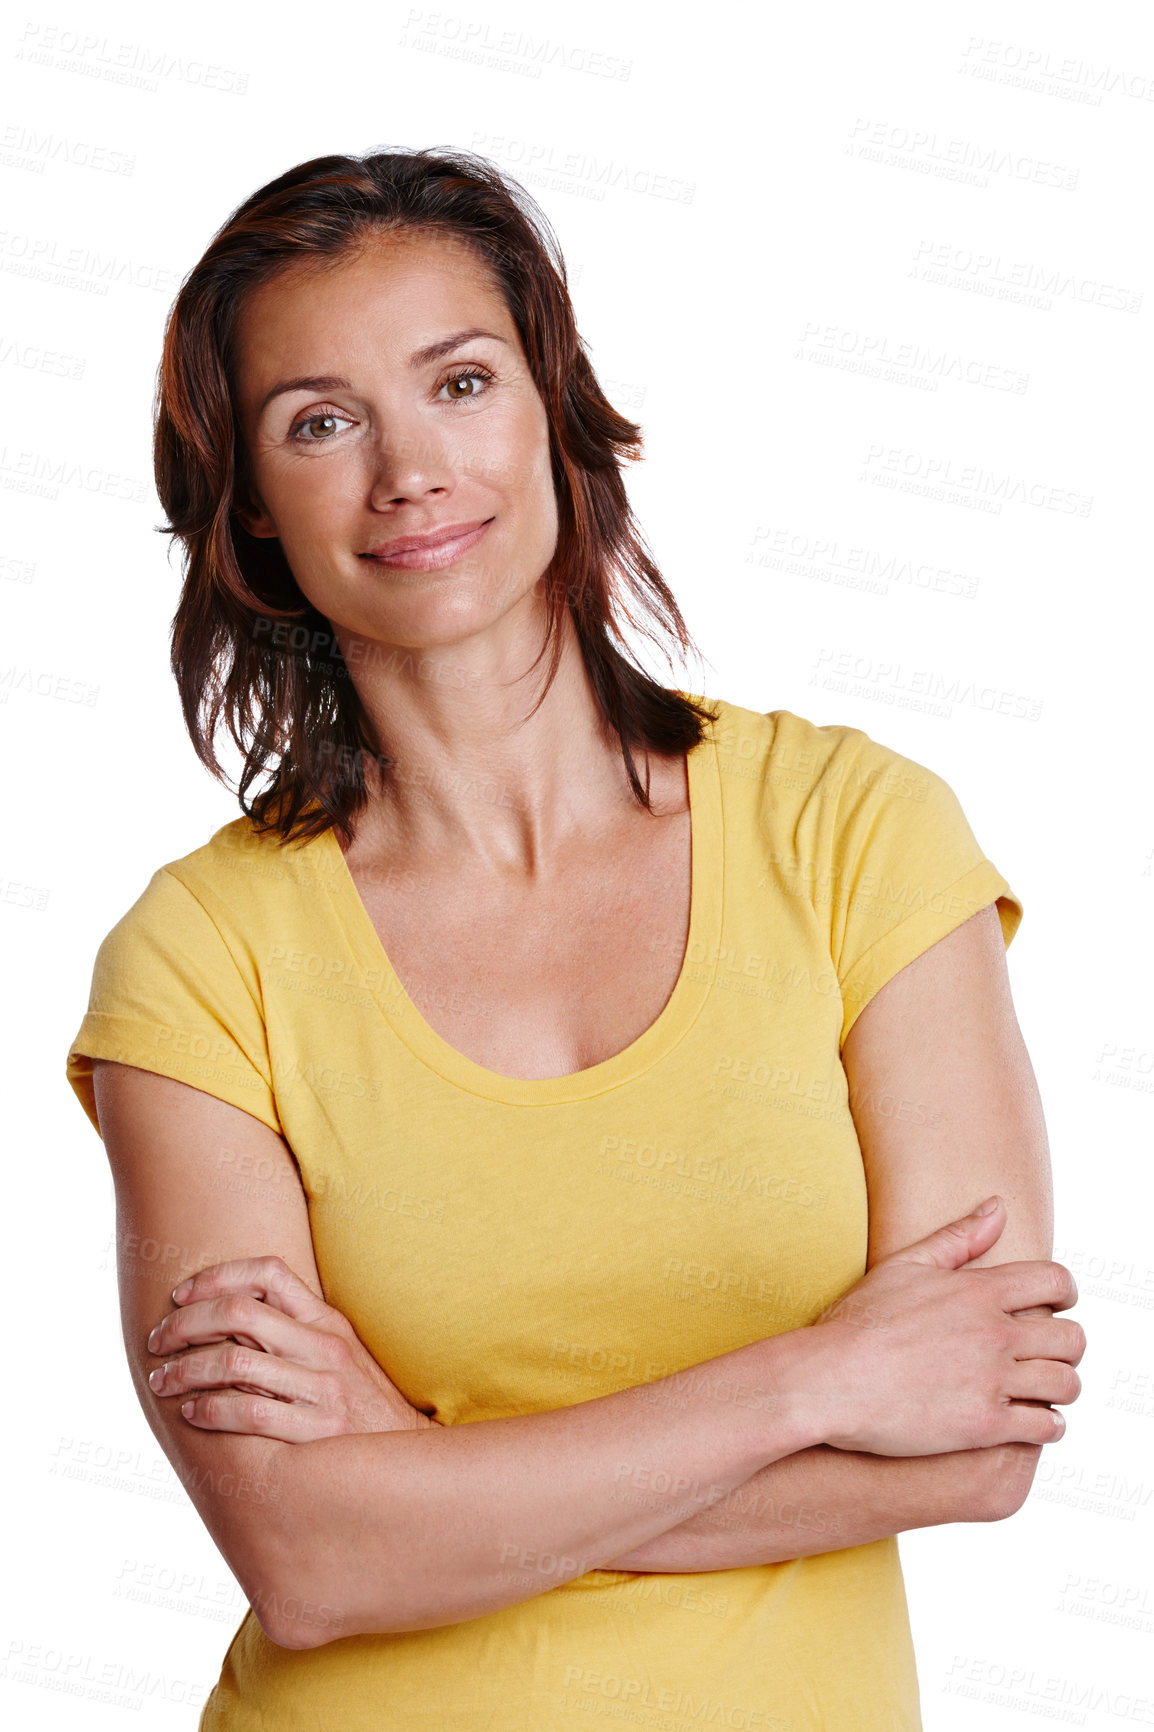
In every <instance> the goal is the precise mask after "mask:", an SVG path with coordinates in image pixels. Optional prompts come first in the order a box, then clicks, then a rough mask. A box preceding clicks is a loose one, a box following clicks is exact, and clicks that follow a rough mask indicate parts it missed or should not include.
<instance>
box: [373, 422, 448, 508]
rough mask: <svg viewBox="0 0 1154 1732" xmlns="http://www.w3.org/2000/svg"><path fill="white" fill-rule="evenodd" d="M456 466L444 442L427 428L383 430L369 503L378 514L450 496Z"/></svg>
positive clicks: (377, 447) (374, 456)
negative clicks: (433, 498) (390, 508)
mask: <svg viewBox="0 0 1154 1732" xmlns="http://www.w3.org/2000/svg"><path fill="white" fill-rule="evenodd" d="M454 479H455V477H454V473H453V465H452V461H451V459H450V456H449V452H448V451H447V450H446V448H445V445H444V444H443V442H442V441H440V440H438V439H437V438H436V437H435V436H434V435H432V434H431V433H430V430H429V428H428V427H427V426H416V427H410V428H404V427H398V426H395V425H394V426H392V427H389V428H387V429H382V432H381V436H380V438H379V439H378V440H377V442H376V445H375V448H374V451H373V473H372V478H371V481H370V488H369V503H370V504H371V506H372V508H373V510H374V511H385V510H387V509H388V508H389V507H390V506H392V505H403V504H405V503H406V501H408V502H412V501H414V500H418V499H425V498H427V497H428V496H429V495H430V494H444V493H450V492H452V489H453V484H454Z"/></svg>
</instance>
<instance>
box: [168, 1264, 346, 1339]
mask: <svg viewBox="0 0 1154 1732" xmlns="http://www.w3.org/2000/svg"><path fill="white" fill-rule="evenodd" d="M223 1293H248V1294H250V1295H251V1296H252V1297H253V1298H254V1299H262V1300H263V1301H264V1302H265V1304H267V1305H272V1306H274V1307H275V1308H276V1309H277V1310H278V1311H283V1312H284V1313H285V1315H286V1316H287V1317H294V1318H296V1319H297V1321H298V1322H301V1323H316V1322H318V1321H319V1320H320V1319H321V1318H322V1317H323V1316H324V1315H325V1314H326V1313H327V1312H328V1311H329V1309H330V1308H329V1306H328V1305H326V1303H325V1301H324V1300H323V1299H322V1298H321V1296H320V1294H319V1293H314V1292H313V1289H312V1288H311V1287H310V1286H308V1284H307V1283H306V1282H304V1281H302V1280H301V1278H300V1276H299V1275H298V1274H296V1272H295V1271H294V1270H292V1269H290V1268H289V1266H288V1264H287V1263H286V1262H285V1261H284V1259H283V1257H238V1258H235V1259H234V1260H233V1261H232V1262H230V1263H213V1264H212V1265H211V1266H210V1267H209V1268H207V1269H199V1270H198V1271H197V1272H196V1274H195V1275H190V1276H188V1277H187V1279H186V1280H184V1281H181V1282H180V1283H179V1284H178V1285H177V1286H176V1287H174V1288H173V1290H172V1298H173V1303H174V1304H176V1305H187V1304H189V1303H191V1302H195V1301H197V1300H199V1299H216V1298H219V1297H220V1296H221V1294H223Z"/></svg>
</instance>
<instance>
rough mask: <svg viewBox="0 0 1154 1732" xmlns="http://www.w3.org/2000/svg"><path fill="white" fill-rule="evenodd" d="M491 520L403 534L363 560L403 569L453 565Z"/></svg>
mask: <svg viewBox="0 0 1154 1732" xmlns="http://www.w3.org/2000/svg"><path fill="white" fill-rule="evenodd" d="M492 521H493V519H492V518H491V517H488V518H478V519H475V520H474V521H473V522H472V523H448V524H446V525H445V526H444V528H442V529H433V530H430V531H429V533H428V534H427V535H405V536H400V537H398V539H397V540H396V541H385V542H381V543H380V544H379V545H378V546H377V547H370V548H369V550H368V552H367V553H363V554H362V555H361V558H362V559H371V560H373V561H375V563H376V564H377V565H387V566H393V567H395V568H397V569H400V570H405V571H430V570H436V569H439V568H440V567H441V566H444V565H452V563H453V561H454V560H456V559H460V557H461V555H462V554H464V553H467V552H468V551H469V549H470V548H471V547H475V546H476V545H477V543H478V542H479V541H480V539H481V537H482V535H484V533H485V531H486V529H488V527H489V525H490V523H492Z"/></svg>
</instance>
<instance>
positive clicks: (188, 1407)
mask: <svg viewBox="0 0 1154 1732" xmlns="http://www.w3.org/2000/svg"><path fill="white" fill-rule="evenodd" d="M195 1406H196V1402H195V1401H185V1402H183V1403H182V1404H181V1409H180V1411H181V1412H182V1413H183V1415H184V1417H185V1419H191V1418H192V1410H193V1408H194V1407H195Z"/></svg>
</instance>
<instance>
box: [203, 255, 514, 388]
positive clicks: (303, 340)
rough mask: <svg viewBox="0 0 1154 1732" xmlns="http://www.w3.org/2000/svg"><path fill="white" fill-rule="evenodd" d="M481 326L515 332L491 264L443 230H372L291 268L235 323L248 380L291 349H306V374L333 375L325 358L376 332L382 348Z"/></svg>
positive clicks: (258, 292)
mask: <svg viewBox="0 0 1154 1732" xmlns="http://www.w3.org/2000/svg"><path fill="white" fill-rule="evenodd" d="M480 324H484V325H486V326H487V327H488V328H489V329H492V330H495V331H498V332H501V333H502V334H508V335H509V336H510V338H514V337H515V335H516V333H515V329H514V327H513V322H512V319H511V318H510V315H509V312H508V309H507V308H506V306H505V299H504V296H503V294H502V293H501V289H500V286H499V284H498V282H497V279H496V277H495V275H494V273H493V271H492V268H491V267H490V266H489V264H488V263H487V262H486V261H485V260H484V259H483V258H482V257H481V256H480V254H479V253H478V252H477V251H476V250H475V249H474V248H473V247H471V246H470V245H469V244H468V243H467V242H466V241H464V240H461V239H459V238H458V237H457V236H456V235H453V234H448V233H443V232H429V231H421V230H403V231H399V232H397V231H394V232H385V233H380V234H373V235H370V236H368V237H366V239H365V240H364V241H363V242H361V243H359V244H358V245H357V247H356V250H355V251H350V252H348V253H344V254H342V255H340V256H339V257H338V258H335V259H330V258H325V259H312V258H310V259H302V260H301V261H299V262H296V261H294V262H293V263H292V264H290V265H287V266H285V267H284V268H283V269H282V270H281V271H279V272H278V273H277V275H276V276H275V277H273V278H271V279H270V280H269V281H268V282H266V283H262V284H261V285H260V286H259V287H258V288H256V289H253V290H251V291H250V293H249V294H248V295H247V296H246V297H245V300H244V302H243V304H242V306H241V308H240V311H239V313H238V316H237V322H236V332H235V354H236V362H237V370H238V373H239V375H240V378H241V380H242V381H245V380H251V381H252V383H253V384H254V385H255V383H256V381H255V380H254V379H253V378H252V376H253V374H254V373H255V374H263V373H265V372H266V371H269V370H270V369H273V370H276V371H277V372H280V371H283V369H284V366H285V363H286V360H287V358H288V357H287V351H289V350H292V351H294V352H295V351H297V350H300V349H305V350H307V351H308V352H309V356H310V361H309V365H308V367H307V368H306V369H305V370H307V371H310V372H311V371H315V372H318V373H321V372H334V371H340V368H339V367H336V366H332V365H329V364H328V363H327V362H326V361H325V356H326V355H327V356H329V357H330V358H332V357H334V356H336V355H337V354H338V353H339V351H340V350H341V349H342V348H347V346H348V345H349V344H350V343H351V344H353V345H354V346H355V345H356V344H357V343H358V342H359V341H361V340H364V339H366V338H371V340H372V342H373V346H374V351H375V352H376V353H378V354H380V353H382V352H388V351H389V350H391V349H396V350H397V351H398V352H399V351H401V350H403V351H404V352H405V357H407V354H408V352H409V351H410V350H412V349H415V348H420V347H422V346H423V345H424V344H426V343H429V342H433V341H436V339H437V337H439V336H443V335H444V334H445V331H446V330H447V329H461V328H464V327H466V326H471V325H480Z"/></svg>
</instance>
